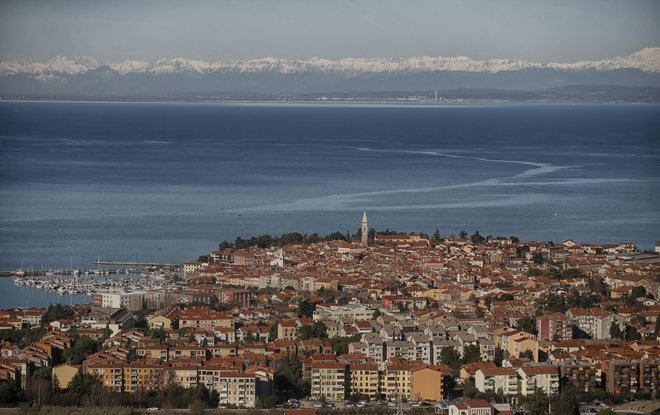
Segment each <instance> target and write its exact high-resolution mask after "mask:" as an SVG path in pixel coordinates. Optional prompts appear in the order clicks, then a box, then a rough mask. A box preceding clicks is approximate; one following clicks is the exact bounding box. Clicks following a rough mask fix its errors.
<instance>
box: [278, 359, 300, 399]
mask: <svg viewBox="0 0 660 415" xmlns="http://www.w3.org/2000/svg"><path fill="white" fill-rule="evenodd" d="M273 381H274V386H275V392H276V393H277V396H278V397H279V399H280V402H284V401H286V400H287V399H289V398H302V397H303V396H304V393H305V388H304V385H303V382H302V362H301V361H300V360H299V359H298V357H297V356H296V355H294V354H291V355H289V356H288V357H287V358H285V359H283V360H282V361H281V362H280V365H279V366H278V368H277V371H276V372H275V376H274V378H273Z"/></svg>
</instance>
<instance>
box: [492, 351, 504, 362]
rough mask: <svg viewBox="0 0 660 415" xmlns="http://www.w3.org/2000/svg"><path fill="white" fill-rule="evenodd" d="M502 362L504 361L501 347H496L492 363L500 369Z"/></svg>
mask: <svg viewBox="0 0 660 415" xmlns="http://www.w3.org/2000/svg"><path fill="white" fill-rule="evenodd" d="M502 360H504V350H503V349H502V348H501V347H499V346H497V347H496V348H495V358H494V360H493V362H494V363H495V364H496V365H497V366H498V367H501V366H502Z"/></svg>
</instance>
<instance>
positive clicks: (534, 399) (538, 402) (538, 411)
mask: <svg viewBox="0 0 660 415" xmlns="http://www.w3.org/2000/svg"><path fill="white" fill-rule="evenodd" d="M522 405H523V406H524V407H525V409H526V410H527V412H528V413H529V414H530V415H545V414H547V413H548V395H547V394H546V393H545V392H544V391H543V390H542V389H539V388H537V389H536V391H534V393H533V394H531V395H527V396H526V397H524V398H522ZM552 413H558V414H562V415H564V413H563V412H555V411H552ZM566 415H568V414H566Z"/></svg>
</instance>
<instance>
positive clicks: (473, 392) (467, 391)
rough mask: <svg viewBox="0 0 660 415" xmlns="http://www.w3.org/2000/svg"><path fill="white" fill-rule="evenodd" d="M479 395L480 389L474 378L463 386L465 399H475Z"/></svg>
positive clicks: (469, 379)
mask: <svg viewBox="0 0 660 415" xmlns="http://www.w3.org/2000/svg"><path fill="white" fill-rule="evenodd" d="M478 394H479V389H477V386H476V385H475V384H474V378H468V379H467V380H466V381H465V383H464V384H463V397H465V398H470V399H474V398H476V397H477V395H478Z"/></svg>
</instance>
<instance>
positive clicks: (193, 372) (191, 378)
mask: <svg viewBox="0 0 660 415" xmlns="http://www.w3.org/2000/svg"><path fill="white" fill-rule="evenodd" d="M198 369H199V365H196V364H191V363H182V364H175V365H172V366H170V367H168V368H166V369H165V380H164V384H165V386H168V385H170V384H174V385H179V386H181V387H183V388H186V389H188V388H194V387H195V386H197V383H199V372H198Z"/></svg>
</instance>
